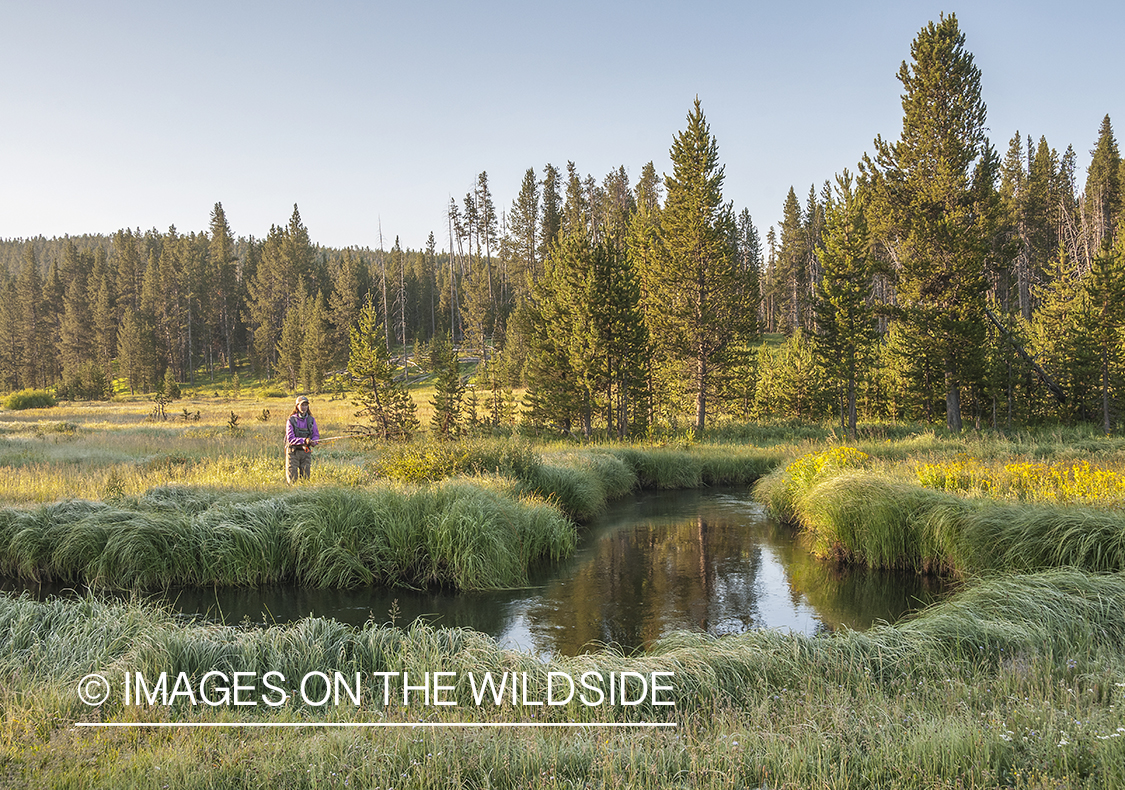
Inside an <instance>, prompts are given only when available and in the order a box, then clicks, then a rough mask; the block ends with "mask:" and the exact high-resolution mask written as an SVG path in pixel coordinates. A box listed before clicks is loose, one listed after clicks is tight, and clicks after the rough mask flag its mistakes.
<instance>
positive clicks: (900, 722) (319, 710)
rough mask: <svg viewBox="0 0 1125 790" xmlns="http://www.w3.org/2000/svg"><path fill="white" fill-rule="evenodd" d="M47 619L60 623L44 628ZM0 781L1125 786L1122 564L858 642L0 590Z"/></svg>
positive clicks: (1009, 579)
mask: <svg viewBox="0 0 1125 790" xmlns="http://www.w3.org/2000/svg"><path fill="white" fill-rule="evenodd" d="M44 634H51V635H52V638H50V639H44V638H43V635H44ZM212 670H219V671H225V672H231V671H234V670H239V671H247V672H256V673H259V674H261V673H264V672H266V671H270V670H273V671H279V672H282V673H284V674H285V676H286V677H300V676H302V675H304V674H305V673H307V672H312V671H319V672H326V673H332V672H334V671H341V672H343V673H345V674H346V675H348V676H349V677H350V676H351V675H353V674H354V673H355V672H360V673H371V672H383V671H391V672H402V671H406V672H412V673H419V674H420V673H424V672H427V671H428V672H437V671H446V672H452V673H454V675H453V676H452V677H454V678H456V680H455V681H454V682H455V683H456V685H455V687H454V689H453V690H452V691H451V692H450V693H449V695H448V696H449V698H450V699H451V700H454V701H456V702H457V705H456V706H452V707H444V708H439V707H436V706H425V705H422V704H421V702H420V701H419V700H417V699H415V700H413V701H412V702H411V704H409V705H407V706H403V705H400V704H399V703H398V701H395V702H393V703H392V704H391V705H390V706H384V705H383V699H382V697H381V695H375V696H374V697H370V696H365V697H364V701H363V702H362V704H360V705H359V706H355V705H352V704H350V703H348V704H345V705H343V706H340V707H335V706H327V707H317V706H312V705H308V704H305V703H303V702H300V701H299V699H297V698H296V697H294V698H293V699H291V700H289V701H287V703H286V704H285V705H283V706H282V707H280V708H277V709H274V708H268V707H265V706H256V707H253V708H241V709H234V708H232V707H231V706H223V707H219V708H209V707H207V706H192V705H190V704H189V703H187V702H186V701H185V700H182V699H181V700H180V701H179V702H178V703H177V704H175V705H172V706H162V705H159V704H158V705H156V706H148V705H141V706H129V707H126V706H124V705H123V704H121V701H120V699H119V698H118V697H114V698H111V700H110V701H108V702H107V703H105V704H103V705H101V706H100V707H97V708H87V707H85V706H84V705H82V704H81V703H80V702H79V701H78V699H77V695H76V693H75V691H74V684H75V682H76V681H77V679H78V678H80V677H82V676H84V675H85V674H87V673H89V672H100V673H102V674H104V675H106V676H107V677H109V678H111V679H112V680H113V681H114V682H118V681H119V680H120V678H121V675H122V673H124V672H125V671H131V672H137V671H141V672H144V673H145V674H146V675H148V676H150V677H155V676H156V674H158V673H159V672H168V673H170V675H173V676H174V675H175V674H177V673H179V672H184V673H187V674H188V675H190V676H191V677H193V678H196V679H198V678H201V677H202V675H203V674H204V673H206V672H208V671H212ZM622 670H631V671H639V672H642V673H643V672H649V671H667V672H672V673H674V680H673V681H672V684H673V690H672V691H670V692H669V693H668V696H669V697H670V698H671V699H672V700H673V701H674V702H675V705H674V706H653V705H651V704H643V705H640V706H637V707H636V708H630V709H624V708H621V707H620V706H615V707H607V706H602V707H598V708H591V707H586V706H583V705H580V704H571V705H562V706H552V707H548V706H542V707H523V706H521V705H518V704H517V705H511V704H508V703H505V704H502V705H500V706H495V705H493V704H492V703H491V702H488V703H485V704H483V705H477V704H475V701H474V699H473V695H472V691H471V688H470V687H469V684H468V682H466V678H467V674H468V673H470V672H473V673H476V674H477V675H478V676H479V675H481V674H483V673H484V672H493V673H500V672H505V671H507V672H518V673H525V672H526V673H527V674H528V677H529V678H530V682H531V683H532V685H533V687H535V688H536V689H538V690H541V688H542V684H544V683H545V681H546V677H547V674H548V673H549V672H562V673H566V674H568V675H570V676H574V677H578V676H579V675H580V674H581V673H583V672H587V671H600V672H602V673H608V672H610V671H622ZM0 677H2V678H3V679H4V682H3V683H2V684H0V717H2V718H0V720H2V722H3V726H2V727H0V776H3V777H7V778H8V779H9V780H10V781H11V783H13V784H18V785H20V786H26V787H54V786H59V785H72V786H110V785H121V784H126V785H129V786H137V787H161V786H163V785H164V784H169V785H170V786H176V787H215V786H237V787H272V786H286V787H310V788H311V787H383V788H386V787H434V786H457V785H460V786H470V787H526V786H534V787H574V786H596V787H606V786H614V787H629V788H631V787H669V786H678V787H700V788H703V787H731V786H755V787H761V786H766V787H941V788H946V787H948V788H954V787H1042V788H1045V787H1095V788H1112V787H1117V786H1120V783H1121V782H1122V781H1125V737H1123V736H1125V728H1123V727H1122V719H1121V715H1120V709H1121V706H1122V705H1123V704H1125V576H1123V575H1121V574H1110V575H1098V574H1088V573H1083V572H1080V571H1075V570H1055V571H1051V572H1046V573H1041V574H1034V575H1024V576H1018V575H1009V576H1006V577H997V578H991V579H986V580H983V581H981V582H979V583H978V584H975V585H974V586H972V587H971V588H968V589H966V590H965V591H964V592H962V593H961V594H959V595H957V596H955V597H954V598H952V599H950V600H948V601H946V602H944V603H941V604H937V605H935V606H933V607H931V608H930V609H929V610H927V611H925V612H923V613H921V614H920V615H919V616H917V617H916V618H915V619H913V620H910V621H907V622H904V623H900V624H898V625H895V626H886V625H885V626H879V627H876V628H873V629H871V630H869V631H867V632H864V633H858V632H851V631H846V630H845V631H841V632H838V633H836V634H832V635H824V636H812V637H810V636H803V635H797V634H787V633H782V632H777V631H755V632H749V633H746V634H741V635H738V636H729V637H721V638H714V637H707V636H704V635H700V634H689V633H679V634H674V635H672V636H670V637H667V638H666V639H664V640H662V641H660V642H658V643H657V644H656V645H655V646H653V647H652V648H651V649H650V650H649V651H648V652H646V653H645V654H642V655H636V656H624V655H621V654H620V653H615V652H612V651H602V652H599V653H593V654H587V655H583V656H574V657H553V658H549V659H546V660H541V659H537V658H535V657H532V656H530V655H528V654H523V653H519V652H512V651H505V650H501V649H499V647H498V646H497V644H496V642H495V641H494V640H492V639H490V638H489V637H486V636H483V635H481V634H478V633H475V632H472V631H466V630H460V629H436V628H432V627H430V626H425V625H413V626H411V627H409V628H407V629H401V628H396V627H393V626H390V625H386V624H377V623H369V624H368V625H367V626H365V627H363V628H352V627H349V626H344V625H341V624H339V623H335V622H333V621H329V620H319V619H309V620H304V621H301V622H299V623H295V624H292V625H287V626H274V627H269V628H250V627H230V626H219V625H213V624H203V623H185V622H183V621H182V620H178V619H177V618H175V617H173V616H172V615H171V614H170V613H169V612H168V611H167V610H164V609H160V608H155V607H152V606H150V605H147V604H143V603H140V602H129V603H122V602H116V603H114V602H107V601H103V600H100V599H97V598H92V597H88V598H86V599H83V600H78V601H61V600H52V601H48V602H43V603H38V602H34V601H32V600H30V599H28V598H26V597H23V598H12V597H7V596H5V597H0ZM91 720H92V721H105V722H125V721H141V722H153V723H157V722H228V723H256V722H257V723H260V722H292V723H298V722H305V723H309V722H322V721H337V722H340V721H342V722H370V721H379V722H384V723H394V722H398V723H419V722H428V723H431V724H433V723H443V722H444V723H449V722H470V723H477V724H487V723H495V722H511V721H524V720H530V721H536V722H548V721H557V722H563V721H565V722H579V723H581V722H586V723H594V722H605V721H652V722H660V721H666V722H670V723H675V724H676V727H675V728H674V729H670V730H649V731H641V730H632V731H629V730H626V731H613V730H604V729H595V728H591V729H585V730H582V729H578V730H566V731H546V730H511V729H508V730H480V729H448V730H425V729H423V730H380V731H370V730H299V731H288V732H286V731H277V730H269V731H261V730H218V731H216V730H208V731H200V730H187V729H172V730H167V729H162V730H157V729H146V728H132V729H125V730H120V731H118V730H114V731H104V730H102V731H94V730H85V729H79V728H75V727H74V726H73V725H74V723H75V722H77V721H91Z"/></svg>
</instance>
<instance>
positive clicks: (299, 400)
mask: <svg viewBox="0 0 1125 790" xmlns="http://www.w3.org/2000/svg"><path fill="white" fill-rule="evenodd" d="M308 402H309V399H308V398H307V397H305V396H304V395H298V396H297V402H296V404H294V405H296V406H300V405H301V404H302V403H308Z"/></svg>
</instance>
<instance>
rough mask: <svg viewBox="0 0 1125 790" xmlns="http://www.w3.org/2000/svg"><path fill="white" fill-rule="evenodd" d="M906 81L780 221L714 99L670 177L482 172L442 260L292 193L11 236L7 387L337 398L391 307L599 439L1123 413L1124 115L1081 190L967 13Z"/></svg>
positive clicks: (924, 41)
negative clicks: (897, 115)
mask: <svg viewBox="0 0 1125 790" xmlns="http://www.w3.org/2000/svg"><path fill="white" fill-rule="evenodd" d="M898 76H899V80H900V81H901V82H902V86H903V94H902V96H903V99H902V105H903V122H902V131H901V134H900V136H899V137H898V139H896V140H893V141H892V140H883V139H882V138H876V139H875V140H874V141H873V145H872V149H871V151H870V152H869V153H868V154H867V155H866V156H865V157H864V158H863V160H862V161H861V162H859V163H857V164H856V165H854V171H852V170H849V169H842V170H841V172H840V173H839V174H837V175H836V176H835V177H834V178H832V179H829V180H826V181H825V182H824V183H823V184H822V185H819V186H817V185H813V186H812V187H810V188H809V191H808V193H807V195H806V196H805V198H804V199H803V200H802V199H799V198H798V196H797V192H796V190H795V189H790V191H789V194H788V196H787V198H786V200H785V202H784V205H783V207H782V221H781V222H780V223H779V225H778V226H777V227H776V228H775V227H771V228H770V229H769V230H768V232H767V233H766V234H765V238H764V239H763V238H762V237H761V235H760V234H759V232H758V230H757V228H756V227H755V225H754V221H753V219H752V218H751V217H750V215H749V213H748V211H746V210H739V209H738V208H737V207H735V206H734V205H733V204H731V203H730V202H728V201H726V200H725V199H724V197H723V192H722V187H723V178H724V169H723V166H722V164H721V161H720V158H719V147H718V142H717V140H716V137H715V136H714V135H713V134H712V133H711V130H710V127H709V125H708V123H707V120H706V117H705V115H704V113H703V109H702V107H701V106H700V104H699V102H698V101H697V102H696V103H695V105H694V107H692V108H691V110H690V111H689V113H688V115H687V118H686V124H685V128H684V129H683V130H682V131H680V132H679V133H678V134H677V135H676V136H675V138H674V142H673V146H672V149H671V151H670V155H671V161H672V173H670V174H665V175H663V176H661V175H659V174H658V173H657V172H656V169H655V167H654V166H653V164H652V162H649V163H648V164H646V165H644V167H643V168H642V169H641V173H640V177H639V178H638V179H637V181H636V183H631V182H630V178H629V176H628V173H627V171H626V168H625V167H624V166H621V167H619V168H616V169H614V170H613V171H611V172H610V173H608V174H606V175H605V176H604V177H602V178H601V179H600V180H599V179H597V178H595V177H594V176H592V175H587V174H583V173H582V172H581V171H580V170H579V169H578V167H577V165H575V163H573V162H568V163H567V164H566V166H565V168H560V167H556V166H555V165H552V164H547V165H545V166H543V167H542V168H535V167H531V168H528V169H527V171H526V173H525V175H524V177H523V180H522V183H521V184H520V186H519V190H518V193H517V197H516V198H515V199H514V200H513V201H512V203H511V205H510V206H508V207H507V208H504V207H498V206H497V205H496V204H495V201H494V199H493V194H492V185H491V184H490V183H489V179H488V175H487V173H485V172H482V173H481V174H480V175H479V177H478V179H477V180H476V183H475V185H474V187H473V189H472V190H471V191H470V192H469V193H468V194H466V195H465V197H464V198H463V200H461V201H457V200H452V201H450V203H449V205H448V207H447V225H446V227H444V228H437V229H435V232H433V233H431V234H430V237H429V240H428V242H427V244H426V247H425V248H424V249H420V250H413V249H408V248H403V247H402V246H401V245H400V244H399V242H398V240H397V239H395V241H394V243H393V244H391V245H389V248H387V249H383V248H382V247H381V248H380V249H377V250H372V249H369V248H358V247H355V248H346V249H335V248H328V247H323V246H320V245H318V244H316V243H315V242H314V241H313V238H312V234H311V233H310V231H309V229H307V228H306V227H305V226H304V224H303V222H302V219H301V215H300V212H299V209H298V208H297V206H294V208H293V213H292V215H291V216H290V217H289V219H288V221H286V222H283V223H281V224H278V225H275V226H274V227H272V228H271V229H270V231H269V234H268V235H267V236H266V237H265V238H253V237H236V235H235V233H234V231H233V230H232V226H231V223H230V221H229V220H228V218H227V215H226V213H225V211H224V209H223V207H222V205H221V204H220V203H216V204H215V206H214V209H213V211H212V214H211V222H210V226H209V227H208V228H207V229H204V230H199V231H192V232H187V233H184V232H180V231H179V230H177V229H176V228H175V227H172V228H169V229H168V230H167V231H164V232H162V231H158V230H155V229H153V230H149V231H141V230H140V229H129V228H124V229H121V230H118V231H117V232H115V233H112V234H110V235H104V236H96V235H95V236H81V237H77V236H76V237H65V238H61V239H59V238H54V239H44V238H35V239H29V240H24V239H10V240H4V241H0V291H2V298H0V327H2V328H3V332H4V335H5V337H6V338H7V342H5V343H3V344H0V390H9V391H10V390H18V389H23V388H54V389H55V390H56V391H57V393H58V394H59V395H61V396H62V397H65V398H105V397H109V396H110V395H111V394H112V393H113V391H114V390H113V382H114V381H115V380H116V381H117V382H118V387H124V388H126V389H127V390H128V391H130V392H133V393H148V392H151V391H153V390H154V389H155V388H157V387H158V386H159V385H160V383H161V382H162V381H163V380H164V378H165V376H166V375H171V376H172V377H174V378H175V379H176V380H177V381H179V382H183V383H188V384H191V383H194V382H196V381H199V380H201V379H207V378H210V377H213V376H214V374H215V372H216V371H218V370H227V371H230V372H233V371H235V370H236V367H237V366H238V365H240V364H241V365H244V366H245V365H250V366H252V368H253V370H254V371H256V372H257V374H259V375H261V376H266V377H272V378H275V379H276V380H277V381H278V382H279V384H280V385H281V386H283V387H285V388H287V389H289V390H302V391H307V392H317V391H320V390H322V389H323V388H325V387H327V386H330V385H329V383H327V382H329V381H330V380H331V377H332V376H333V374H334V373H336V372H338V371H341V370H344V369H346V367H347V364H348V356H349V337H350V335H351V333H352V330H353V328H354V327H355V326H356V325H357V322H358V321H359V320H360V317H361V312H362V310H363V307H364V304H365V303H367V302H370V304H371V306H372V307H373V309H374V310H375V312H376V314H377V316H378V321H379V331H380V333H381V334H382V337H383V342H384V343H385V346H386V348H387V350H388V352H389V353H390V355H391V356H392V358H394V359H396V360H397V366H398V368H399V369H400V370H405V371H406V372H407V374H408V375H414V374H415V373H416V372H418V371H420V370H426V369H427V368H428V366H429V364H430V363H429V361H430V357H431V354H430V349H432V348H433V347H435V345H441V342H439V341H446V340H448V341H452V343H453V344H454V345H455V346H456V347H457V348H458V349H459V353H460V354H461V355H462V357H471V358H473V359H474V360H479V364H478V365H477V368H476V370H477V372H476V386H477V387H478V388H481V389H484V390H488V391H491V392H493V393H498V392H502V393H506V394H505V396H504V397H505V398H507V399H508V400H510V399H511V395H510V393H511V392H512V391H514V390H517V389H525V390H526V394H525V395H524V396H523V401H522V409H520V410H519V413H520V414H521V415H522V416H521V419H525V420H528V421H531V422H532V423H534V424H536V425H541V426H553V427H556V428H558V429H561V430H564V431H578V430H580V431H582V432H583V433H584V434H586V435H589V434H590V433H591V432H593V431H595V430H597V431H605V432H606V433H608V434H610V435H615V436H622V437H624V436H627V435H637V434H640V433H644V432H645V431H646V430H648V429H649V428H650V426H656V425H677V424H691V425H693V426H694V427H695V429H696V430H697V431H702V430H703V429H704V428H705V427H706V426H707V425H708V424H709V423H711V422H713V421H714V420H716V419H721V420H726V419H734V420H757V419H767V418H777V417H790V418H800V419H812V420H823V419H827V418H836V419H839V420H840V421H841V422H842V424H843V425H844V426H845V427H847V428H848V429H849V430H850V431H851V432H854V427H855V424H856V421H857V420H858V419H868V420H886V419H894V420H924V421H932V422H942V423H944V424H945V425H946V426H947V427H948V428H949V429H951V430H954V431H957V430H960V429H961V428H962V425H963V424H964V423H966V422H968V423H970V424H974V425H978V426H993V427H1010V426H1019V425H1031V424H1041V423H1045V422H1048V423H1049V422H1053V421H1061V422H1066V423H1074V422H1091V423H1094V424H1097V425H1099V426H1101V427H1102V428H1103V429H1104V430H1105V431H1107V432H1109V431H1111V430H1113V429H1114V428H1115V426H1116V425H1117V424H1118V420H1119V417H1120V414H1119V410H1120V401H1121V396H1122V395H1123V394H1125V364H1123V363H1125V337H1123V329H1125V200H1123V195H1122V191H1121V184H1122V181H1123V180H1125V162H1123V160H1122V158H1121V156H1120V152H1119V149H1118V146H1117V142H1116V140H1115V138H1114V133H1113V129H1112V124H1111V121H1110V118H1109V116H1108V115H1107V116H1105V117H1104V118H1103V120H1102V121H1101V125H1100V127H1099V128H1098V129H1097V130H1096V133H1095V132H1094V130H1093V129H1091V132H1092V134H1091V138H1092V139H1093V140H1094V143H1093V149H1092V151H1091V154H1092V159H1091V162H1090V165H1089V167H1088V168H1087V172H1086V174H1085V179H1084V182H1083V183H1082V184H1081V185H1080V184H1079V181H1080V175H1079V174H1078V173H1077V172H1076V170H1077V166H1076V159H1077V157H1076V154H1075V151H1074V149H1073V147H1072V146H1070V145H1068V146H1067V147H1066V148H1065V150H1063V152H1062V153H1059V151H1058V149H1057V148H1054V147H1052V146H1051V144H1050V143H1049V142H1048V141H1047V140H1046V139H1044V138H1043V137H1040V138H1039V139H1038V140H1035V139H1034V138H1033V136H1032V135H1025V134H1024V133H1022V132H1019V131H1017V132H1015V133H1014V134H1013V135H1012V137H1011V138H1010V140H1009V141H1008V143H1007V147H1006V149H1005V151H1004V153H1003V155H1001V153H1000V152H999V151H998V150H997V148H996V147H995V146H994V145H993V143H992V142H991V141H990V140H989V139H988V137H987V135H986V131H987V130H986V107H985V103H984V100H983V98H982V96H981V89H980V77H981V75H980V71H979V69H977V67H976V65H975V64H974V62H973V57H972V55H971V53H970V52H969V51H968V50H967V49H966V47H965V39H964V35H963V34H962V32H961V31H960V29H959V27H958V24H957V20H956V17H954V16H946V17H942V18H941V19H940V20H939V21H938V22H932V23H930V24H929V25H927V26H926V27H925V28H923V29H922V30H921V31H920V32H919V34H918V36H917V38H916V39H915V40H914V42H913V45H912V47H911V61H909V62H906V63H903V66H902V69H901V70H900V72H899V75H898ZM735 133H737V130H735ZM438 238H440V239H442V240H443V242H442V247H441V249H440V250H439V244H438V241H437V239H438ZM169 371H170V374H169ZM503 399H504V398H496V399H494V402H495V403H500V402H501V401H502V400H503ZM516 413H517V412H516V410H514V409H511V408H495V409H493V410H492V412H491V419H492V420H493V421H495V422H510V421H513V420H515V419H517V417H516Z"/></svg>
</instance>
